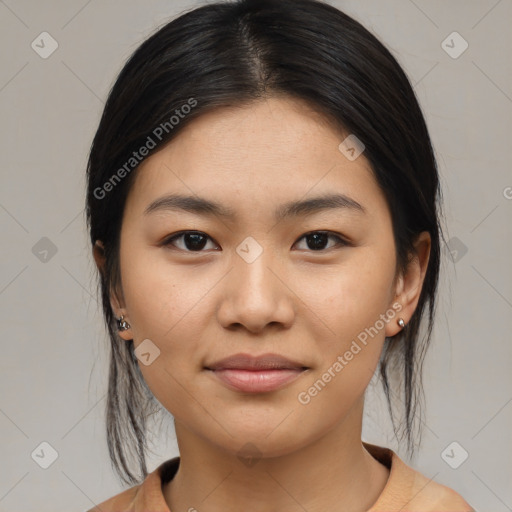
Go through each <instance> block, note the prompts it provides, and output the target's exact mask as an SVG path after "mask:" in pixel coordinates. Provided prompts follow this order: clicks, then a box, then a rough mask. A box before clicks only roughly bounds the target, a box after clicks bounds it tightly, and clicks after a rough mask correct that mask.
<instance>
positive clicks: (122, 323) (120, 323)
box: [117, 315, 131, 331]
mask: <svg viewBox="0 0 512 512" xmlns="http://www.w3.org/2000/svg"><path fill="white" fill-rule="evenodd" d="M130 327H131V325H130V324H129V323H128V322H127V321H126V320H125V319H124V315H121V316H120V317H119V318H118V319H117V330H118V331H126V330H128V329H129V328H130Z"/></svg>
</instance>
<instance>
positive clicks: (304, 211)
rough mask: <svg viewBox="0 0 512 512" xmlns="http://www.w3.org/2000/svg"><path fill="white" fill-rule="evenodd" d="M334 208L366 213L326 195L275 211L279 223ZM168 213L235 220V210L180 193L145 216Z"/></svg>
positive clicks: (161, 200)
mask: <svg viewBox="0 0 512 512" xmlns="http://www.w3.org/2000/svg"><path fill="white" fill-rule="evenodd" d="M333 209H347V210H350V211H354V212H359V213H366V209H365V208H364V207H363V205H361V204H360V203H358V202H357V201H356V200H355V199H352V198H350V197H348V196H346V195H344V194H324V195H322V196H317V197H312V198H310V199H304V200H300V201H290V202H288V203H284V204H282V205H280V206H279V207H278V208H276V210H275V211H274V217H275V219H276V220H277V221H280V220H282V219H285V218H289V217H298V216H305V215H311V214H314V213H318V212H321V211H326V210H333ZM167 210H170V211H180V210H184V211H187V212H191V213H195V214H198V215H206V216H214V215H215V216H219V217H222V218H225V219H229V220H233V219H235V218H236V212H235V210H233V209H231V208H228V207H226V206H224V205H222V204H219V203H217V202H215V201H210V200H208V199H204V198H202V197H198V196H187V195H181V194H170V195H165V196H162V197H159V198H158V199H155V200H154V201H153V202H152V203H150V204H149V205H148V206H147V207H146V209H145V210H144V215H149V214H150V213H153V212H157V211H167Z"/></svg>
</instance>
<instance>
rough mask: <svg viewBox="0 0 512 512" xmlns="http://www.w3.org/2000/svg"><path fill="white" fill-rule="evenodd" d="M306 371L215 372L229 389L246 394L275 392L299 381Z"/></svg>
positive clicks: (232, 370)
mask: <svg viewBox="0 0 512 512" xmlns="http://www.w3.org/2000/svg"><path fill="white" fill-rule="evenodd" d="M304 371H305V370H302V369H296V370H290V369H282V370H234V369H229V370H228V369H226V370H213V371H212V373H213V374H214V375H215V376H216V377H217V378H219V379H220V380H221V381H222V382H223V383H224V384H226V385H227V386H228V387H230V388H232V389H235V390H237V391H243V392H244V393H264V392H268V391H275V390H276V389H280V388H282V387H283V386H285V385H286V384H289V383H290V382H292V381H294V380H295V379H297V378H298V377H299V376H300V375H302V374H303V373H304Z"/></svg>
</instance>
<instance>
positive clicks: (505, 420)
mask: <svg viewBox="0 0 512 512" xmlns="http://www.w3.org/2000/svg"><path fill="white" fill-rule="evenodd" d="M331 3H333V4H334V5H336V6H338V7H340V8H342V9H344V10H345V11H346V12H347V13H348V14H350V15H352V16H354V17H355V18H356V19H358V20H360V21H361V22H362V23H363V24H364V25H365V26H366V27H368V28H369V29H370V30H372V31H373V32H374V33H375V34H376V35H377V36H379V37H380V38H381V40H382V41H383V42H384V43H385V44H386V45H387V46H388V47H389V48H390V49H391V51H392V52H393V54H394V55H395V56H396V57H397V58H398V60H399V62H400V63H401V64H402V65H403V66H404V67H405V69H406V71H407V73H408V75H409V76H410V79H411V81H412V83H413V84H414V86H415V90H416V93H417V95H418V97H419V100H420V102H421V105H422V107H423V109H424V112H425V115H426V118H427V122H428V125H429V128H430V130H431V135H432V138H433V142H434V146H435V148H436V151H437V155H438V159H439V166H440V171H441V175H442V184H443V187H444V196H445V213H446V224H447V238H448V239H449V240H450V241H449V244H448V245H449V250H448V249H446V250H445V251H444V253H443V254H444V263H443V272H442V276H441V289H440V301H439V309H438V316H437V324H436V329H435V332H434V340H433V345H432V347H431V351H430V353H429V355H428V359H427V363H426V371H425V388H426V393H427V405H428V408H427V416H426V424H425V434H424V437H423V445H422V449H421V450H420V452H419V455H418V456H417V458H416V459H415V460H413V461H408V462H409V463H411V464H413V465H414V467H416V468H417V469H418V470H420V471H421V472H423V473H424V474H425V475H426V476H427V477H428V478H433V479H435V481H437V482H440V483H444V484H446V485H449V486H450V487H453V488H454V489H455V490H457V491H458V492H459V493H461V494H462V495H463V496H464V497H465V498H466V499H467V501H469V502H470V503H471V504H472V505H473V506H474V507H476V508H477V509H479V510H487V511H489V510H492V511H495V512H501V511H506V510H512V488H511V486H510V481H511V477H512V462H511V460H512V458H511V457H510V455H511V448H512V403H511V402H512V386H511V385H510V384H511V377H510V368H511V367H512V348H511V347H512V344H511V343H510V334H509V333H510V331H511V328H512V320H511V319H512V315H511V308H512V271H511V265H510V253H511V236H510V234H511V230H510V216H511V210H512V188H511V187H512V174H511V172H510V161H511V158H510V157H511V152H512V149H511V148H512V140H511V136H510V134H511V132H512V126H511V124H512V123H511V113H512V83H511V77H512V60H511V59H510V57H509V52H510V48H512V35H511V31H510V25H511V21H512V2H511V0H500V1H496V0H481V1H450V2H447V1H441V0H436V1H426V0H415V1H412V0H392V1H391V0H386V1H382V0H371V1H364V2H363V1H359V2H357V1H341V0H340V1H337V2H334V1H332V2H331ZM195 5H199V2H191V1H181V2H178V1H173V2H170V1H157V0H152V1H144V2H143V1H142V0H140V1H133V0H131V1H124V2H121V1H119V0H116V1H114V0H109V1H100V0H90V1H86V0H72V1H69V0H68V1H64V0H60V1H57V0H53V1H49V0H46V1H35V0H32V1H27V0H16V1H15V0H6V1H0V34H1V36H0V43H1V48H2V53H1V67H0V118H1V120H2V136H1V138H0V161H1V169H2V173H1V188H0V191H1V192H0V207H1V208H0V222H1V224H2V251H1V263H2V272H1V276H0V302H1V311H2V321H1V324H0V325H1V328H2V333H1V352H2V357H1V359H0V365H1V366H0V368H1V371H0V379H1V395H0V433H1V461H2V463H1V464H0V511H2V512H12V511H17V512H19V511H29V510H38V511H40V512H45V511H52V512H58V511H64V510H65V511H68V512H69V511H70V510H77V511H79V510H85V509H88V508H90V507H92V506H93V505H94V504H95V503H99V502H100V501H103V500H104V499H106V498H108V497H110V496H112V495H114V494H116V493H118V492H120V491H121V490H122V488H123V487H122V486H121V484H120V483H119V482H118V481H117V480H116V478H115V477H114V474H113V472H112V470H111V468H110V463H109V461H108V457H107V447H106V443H105V434H104V406H105V396H106V395H105V393H106V377H107V357H106V355H107V352H106V350H105V347H106V346H107V343H106V341H107V340H106V336H105V334H104V331H103V323H102V318H101V315H100V313H99V308H98V303H97V298H96V292H95V277H94V274H93V270H94V266H93V260H92V258H91V256H90V249H89V245H88V240H87V234H86V231H85V223H84V216H83V204H84V192H85V180H84V170H85V163H86V157H87V152H88V149H89V145H90V142H91V140H92V137H93V134H94V131H95V129H96V127H97V123H98V121H99V117H100V114H101V111H102V108H103V105H104V100H105V98H106V94H107V92H108V90H109V88H110V86H111V85H112V83H113V80H114V78H115V76H116V74H117V72H118V71H119V70H120V69H121V66H122V64H123V62H124V61H125V59H126V58H127V57H128V56H129V55H130V54H131V53H132V52H133V51H134V50H135V48H136V47H137V46H138V44H139V43H140V42H141V41H142V40H143V39H144V38H145V37H147V36H148V35H149V34H150V33H152V32H153V31H154V30H155V29H156V27H158V26H160V25H162V24H163V23H165V22H166V21H168V20H169V19H170V18H172V17H174V16H175V15H176V14H178V13H179V12H181V11H182V10H183V9H188V8H190V7H193V6H195ZM44 31H46V32H49V33H50V34H51V36H52V37H53V38H54V39H55V40H56V41H57V42H58V45H59V46H58V49H57V50H56V51H55V52H54V53H53V54H52V55H50V56H49V57H48V58H46V59H43V58H42V57H41V56H40V55H39V54H38V53H36V51H35V50H34V49H33V48H32V47H31V43H32V41H34V40H35V41H36V43H37V42H38V41H39V45H40V46H42V44H41V43H40V38H38V36H39V34H41V33H42V32H44ZM454 31H457V32H458V33H459V34H460V35H461V36H462V37H463V38H464V40H466V41H467V43H468V44H469V47H468V48H467V50H466V51H465V52H464V53H462V54H461V55H460V56H458V57H457V58H453V56H450V55H449V54H448V53H447V51H445V50H448V51H451V52H452V55H453V54H454V52H456V53H458V52H459V51H460V50H461V49H462V48H463V47H462V44H463V41H462V40H461V39H457V37H456V38H455V39H453V37H451V38H448V40H447V41H446V43H445V44H444V46H443V45H442V42H443V41H444V40H445V39H446V38H447V36H449V35H450V34H451V33H452V32H454ZM44 37H46V36H44ZM452 40H453V42H452ZM45 41H46V42H45V44H44V46H45V48H46V49H48V48H49V47H50V46H49V40H48V39H45ZM445 45H448V46H452V47H453V48H451V49H450V48H447V47H446V46H445ZM40 51H42V49H41V50H40ZM44 237H46V238H44ZM41 239H43V240H42V241H41ZM47 239H49V240H50V241H51V243H50V242H49V241H48V240H47ZM45 250H47V251H49V252H47V253H45V252H44V251H45ZM55 251H56V252H55ZM450 251H451V252H450ZM53 253H55V254H53ZM379 396H380V395H378V394H373V393H370V395H369V397H368V409H369V410H368V417H367V423H366V425H365V429H364V439H365V440H368V441H370V442H375V443H377V444H383V445H387V446H390V447H392V448H394V449H396V450H397V451H398V453H399V454H400V455H402V456H404V457H405V454H404V452H403V450H402V449H399V448H397V447H396V444H395V442H394V440H393V438H392V436H391V435H390V430H389V422H387V420H386V410H385V408H384V406H383V402H382V400H381V401H380V402H379ZM454 441H456V442H457V443H458V445H455V448H454V449H453V451H451V448H452V447H453V446H452V447H450V448H449V449H448V450H447V451H445V449H446V448H447V447H448V446H449V445H450V444H451V443H452V442H454ZM42 442H47V443H49V444H50V445H51V446H52V447H53V448H54V449H55V450H56V452H57V454H58V457H57V459H56V460H55V461H54V462H53V464H51V465H50V466H49V467H48V469H43V468H42V467H40V465H39V464H40V463H44V460H46V462H48V461H49V459H48V457H49V456H50V455H49V454H50V450H49V449H48V448H45V446H43V448H42V449H43V452H41V447H40V443H42ZM462 450H465V451H467V452H468V454H469V457H468V458H467V460H465V461H464V462H463V463H462V464H461V465H460V466H459V467H458V468H457V469H453V468H452V467H450V466H449V465H448V464H447V462H445V460H449V461H450V462H451V464H452V465H457V464H460V462H461V460H462V458H463V454H464V452H463V451H462ZM34 451H35V453H39V454H40V457H39V458H38V457H37V456H36V455H34V456H33V457H32V456H31V454H32V453H33V452H34ZM153 451H154V452H155V453H154V455H153V456H152V457H151V458H150V460H149V468H150V470H152V469H154V467H155V466H156V465H157V464H159V463H160V462H162V461H163V460H166V459H168V458H170V457H172V456H175V455H177V448H176V443H175V438H174V432H173V431H172V429H170V430H168V431H167V432H164V435H162V436H161V437H156V438H155V439H154V443H153ZM42 453H44V456H42V455H41V454H42ZM443 453H444V454H445V455H444V458H443V455H442V454H443ZM447 455H449V457H448V458H447ZM45 458H46V459H45ZM43 459H44V460H43ZM36 460H37V461H38V463H36Z"/></svg>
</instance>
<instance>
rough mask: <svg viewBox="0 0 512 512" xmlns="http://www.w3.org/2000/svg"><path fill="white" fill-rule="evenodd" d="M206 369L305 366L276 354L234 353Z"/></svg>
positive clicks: (277, 368)
mask: <svg viewBox="0 0 512 512" xmlns="http://www.w3.org/2000/svg"><path fill="white" fill-rule="evenodd" d="M206 368H207V369H208V370H214V371H216V370H253V371H254V370H304V369H307V366H305V365H303V364H302V363H299V362H297V361H293V360H291V359H287V358H286V357H283V356H280V355H278V354H263V355H260V356H251V355H250V354H235V355H233V356H230V357H226V358H225V359H221V360H220V361H217V362H215V363H213V364H210V365H208V366H207V367H206Z"/></svg>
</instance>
